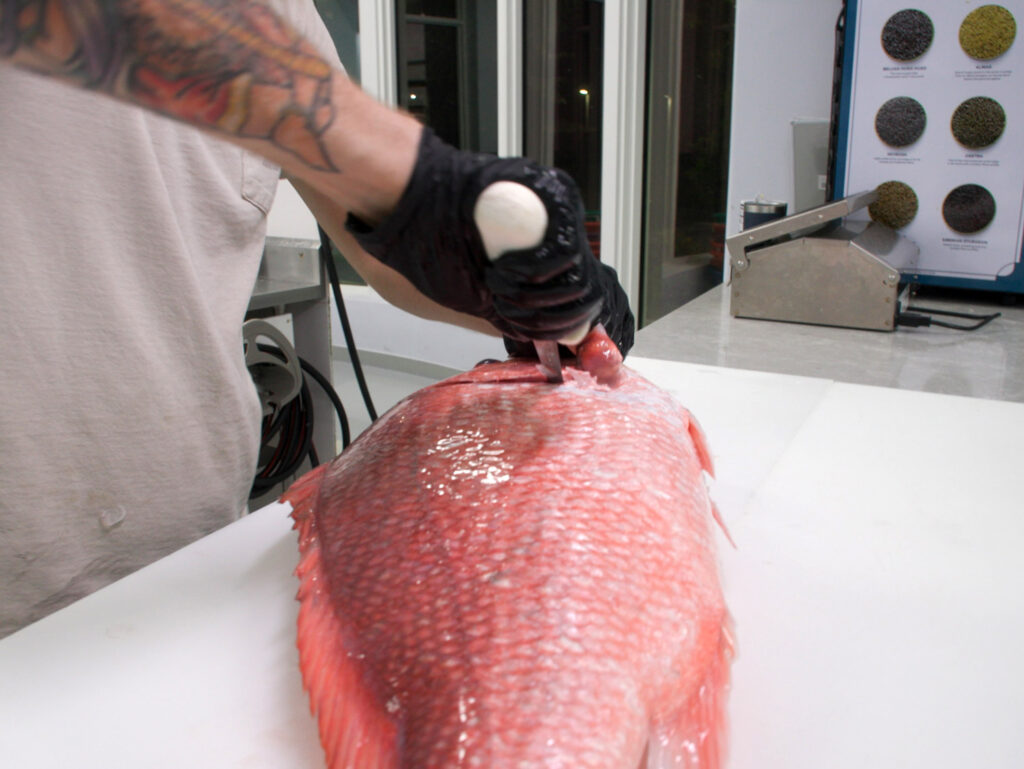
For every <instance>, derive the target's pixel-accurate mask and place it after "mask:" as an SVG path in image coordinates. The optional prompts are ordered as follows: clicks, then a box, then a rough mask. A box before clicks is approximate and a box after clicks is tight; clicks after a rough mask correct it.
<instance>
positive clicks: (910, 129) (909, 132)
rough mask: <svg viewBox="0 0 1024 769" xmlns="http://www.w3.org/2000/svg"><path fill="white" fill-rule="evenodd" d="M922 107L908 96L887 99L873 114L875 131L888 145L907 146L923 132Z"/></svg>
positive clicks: (924, 118) (924, 121)
mask: <svg viewBox="0 0 1024 769" xmlns="http://www.w3.org/2000/svg"><path fill="white" fill-rule="evenodd" d="M926 122H927V117H926V115H925V111H924V107H922V106H921V104H920V103H919V102H918V101H917V100H916V99H911V98H910V97H909V96H897V97H896V98H894V99H889V101H887V102H886V103H885V104H883V105H882V107H881V109H879V110H878V114H876V115H875V132H876V133H877V134H878V138H879V139H881V140H882V141H883V142H885V143H886V144H888V145H889V146H890V147H907V146H909V145H911V144H913V143H914V142H916V141H917V140H918V139H920V138H921V134H923V133H924V127H925V124H926Z"/></svg>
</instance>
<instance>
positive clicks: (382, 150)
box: [0, 0, 421, 221]
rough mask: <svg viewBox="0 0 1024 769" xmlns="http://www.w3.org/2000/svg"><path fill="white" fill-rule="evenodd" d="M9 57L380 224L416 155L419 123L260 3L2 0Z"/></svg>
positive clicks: (0, 50)
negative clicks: (146, 112) (195, 130)
mask: <svg viewBox="0 0 1024 769" xmlns="http://www.w3.org/2000/svg"><path fill="white" fill-rule="evenodd" d="M310 1H311V0H310ZM3 58H8V59H10V60H11V61H12V62H13V63H15V64H17V65H19V66H23V67H26V68H29V69H32V70H35V71H37V72H41V73H44V74H49V75H51V76H55V77H59V78H62V79H64V80H65V81H68V82H71V83H73V84H76V85H78V86H81V87H83V88H88V89H93V90H96V91H100V92H103V93H106V94H109V95H111V96H114V97H117V98H120V99H122V100H124V101H128V102H131V103H133V104H136V105H139V106H142V107H145V108H148V109H151V110H155V111H157V112H160V113H163V114H165V115H168V116H170V117H173V118H177V119H179V120H182V121H184V122H186V123H190V124H192V125H195V126H197V127H199V128H203V129H206V130H209V131H213V132H216V133H217V134H219V135H220V136H222V137H223V138H225V139H228V140H229V141H232V142H234V143H236V144H239V145H241V146H243V147H245V148H247V149H250V150H252V151H254V152H257V153H259V154H261V155H264V156H265V157H267V158H269V159H271V160H272V161H274V162H275V163H277V164H278V165H280V166H281V167H282V168H283V169H284V171H285V173H286V174H288V175H289V176H290V177H292V178H294V179H297V180H300V182H301V183H304V184H305V185H306V186H307V187H309V188H312V189H315V190H317V191H318V192H320V193H321V195H324V196H326V197H328V198H329V199H331V200H333V201H335V204H336V205H337V206H338V207H340V209H343V210H348V211H352V212H354V213H356V214H358V215H360V216H361V217H363V218H365V219H367V220H369V221H375V220H379V219H380V218H382V217H383V216H384V215H386V214H387V213H388V212H390V211H391V210H392V208H393V207H394V205H395V203H396V202H397V200H398V198H399V197H400V195H401V193H402V190H403V189H404V187H405V184H406V182H407V181H408V179H409V176H410V174H411V172H412V168H413V165H414V162H415V157H416V148H417V143H418V141H419V136H420V132H421V128H420V126H419V124H418V123H417V122H416V121H415V120H414V119H413V118H411V117H410V116H408V115H404V114H402V113H399V112H397V111H395V110H391V109H389V108H387V107H385V106H383V105H381V104H379V103H377V102H376V101H374V100H373V99H371V98H370V97H369V96H367V95H366V94H364V93H363V92H362V91H361V90H360V89H359V88H358V87H357V86H356V85H355V84H354V83H352V82H351V81H350V80H349V79H348V78H346V77H345V75H344V74H343V73H341V72H339V71H337V70H334V69H332V68H331V66H330V65H328V64H327V62H325V61H324V60H323V58H322V57H321V56H320V55H319V54H318V53H317V52H316V50H315V49H314V48H313V47H312V46H311V45H310V44H309V43H308V42H306V41H305V40H304V39H303V38H301V37H300V36H298V35H297V34H296V33H295V32H294V31H293V30H292V29H291V28H290V27H289V26H288V25H287V24H286V23H285V22H284V21H283V20H282V19H280V18H279V17H278V16H276V15H275V14H274V13H273V12H272V11H270V10H269V9H268V8H266V7H265V6H264V5H262V4H260V3H259V2H253V1H252V0H0V59H3Z"/></svg>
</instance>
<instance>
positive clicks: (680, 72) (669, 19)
mask: <svg viewBox="0 0 1024 769" xmlns="http://www.w3.org/2000/svg"><path fill="white" fill-rule="evenodd" d="M648 7H649V11H650V25H649V40H648V54H649V58H648V69H647V75H648V109H647V145H646V169H645V171H646V173H645V178H646V195H645V203H644V211H645V222H644V252H643V266H642V278H641V281H642V302H641V308H640V310H641V311H640V319H641V325H647V324H648V323H651V322H652V321H654V320H657V319H658V318H660V317H661V316H663V315H665V314H666V313H668V312H671V311H672V310H674V309H675V308H676V307H679V306H680V305H682V304H685V303H686V302H688V301H690V300H691V299H693V298H695V297H697V296H699V295H700V294H701V293H703V292H704V291H707V290H708V289H710V288H713V287H714V286H715V285H717V284H718V283H720V282H721V273H722V260H723V256H724V240H725V211H726V183H727V179H728V167H729V108H730V103H731V94H732V50H733V29H734V25H733V13H734V2H733V0H705V1H704V2H701V3H694V2H683V0H652V2H651V3H650V4H649V6H648Z"/></svg>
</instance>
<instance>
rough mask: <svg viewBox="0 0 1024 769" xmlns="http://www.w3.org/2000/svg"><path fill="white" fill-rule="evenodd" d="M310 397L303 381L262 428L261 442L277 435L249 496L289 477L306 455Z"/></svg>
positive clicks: (310, 426)
mask: <svg viewBox="0 0 1024 769" xmlns="http://www.w3.org/2000/svg"><path fill="white" fill-rule="evenodd" d="M313 426H314V422H313V399H312V396H311V395H310V392H309V387H308V385H307V384H306V382H305V381H303V383H302V388H301V389H300V391H299V394H298V396H296V397H295V398H293V399H292V400H291V401H290V402H289V403H287V404H286V405H285V406H284V407H283V408H282V409H281V411H280V413H279V414H278V415H277V417H276V418H275V419H274V420H273V422H272V423H271V425H270V426H269V429H268V430H265V431H264V435H263V438H262V440H261V446H262V447H266V446H267V445H268V442H269V441H270V440H271V439H272V438H274V437H275V436H276V437H277V440H278V443H277V446H275V447H274V454H273V456H271V458H270V461H269V462H268V463H267V464H266V466H264V467H263V468H262V469H260V470H259V471H258V472H257V474H256V477H255V478H254V479H253V483H252V488H251V489H250V491H249V499H254V498H256V497H259V496H261V495H262V494H264V493H266V492H267V491H269V490H270V489H272V488H273V487H274V486H276V485H277V484H279V483H282V482H283V481H286V480H288V479H289V478H291V477H293V476H294V475H295V474H296V473H297V472H298V469H299V468H300V467H301V466H302V463H303V462H304V461H305V460H306V458H307V457H308V456H309V455H310V448H311V447H312V443H313Z"/></svg>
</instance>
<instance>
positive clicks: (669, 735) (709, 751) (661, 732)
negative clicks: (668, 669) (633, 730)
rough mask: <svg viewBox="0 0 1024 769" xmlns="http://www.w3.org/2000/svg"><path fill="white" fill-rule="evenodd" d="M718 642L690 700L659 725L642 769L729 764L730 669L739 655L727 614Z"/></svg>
mask: <svg viewBox="0 0 1024 769" xmlns="http://www.w3.org/2000/svg"><path fill="white" fill-rule="evenodd" d="M716 635H717V640H716V642H715V645H714V648H713V649H711V653H710V655H708V657H709V659H708V663H707V668H706V670H705V671H704V678H703V680H702V681H701V683H700V685H699V686H698V687H697V688H696V691H695V693H694V694H693V696H692V697H691V698H690V700H689V701H688V702H687V703H686V704H684V705H683V706H682V707H681V708H680V709H679V710H677V711H676V712H675V713H673V714H671V715H670V716H669V717H668V718H666V719H664V720H663V721H661V722H659V723H657V724H655V725H654V726H653V728H652V729H651V736H650V739H649V741H648V743H647V750H646V751H645V754H644V755H645V756H646V759H647V760H646V763H641V764H640V769H674V768H675V767H679V766H687V767H694V769H723V768H724V767H725V765H726V760H725V759H726V755H725V754H726V736H727V732H728V724H727V721H726V700H727V699H728V693H729V669H730V664H731V662H732V658H733V657H734V656H735V642H734V640H733V633H732V620H731V619H730V618H729V616H728V614H727V613H726V614H723V617H722V623H721V626H720V628H719V632H718V633H717V634H716Z"/></svg>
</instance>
